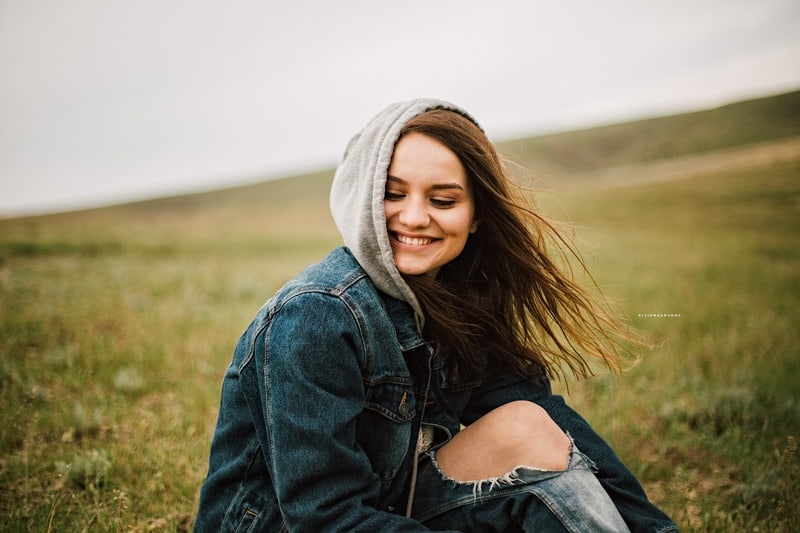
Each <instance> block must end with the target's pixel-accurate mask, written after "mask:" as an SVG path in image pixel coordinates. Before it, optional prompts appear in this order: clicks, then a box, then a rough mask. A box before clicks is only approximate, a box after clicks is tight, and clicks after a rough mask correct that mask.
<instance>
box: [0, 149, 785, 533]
mask: <svg viewBox="0 0 800 533" xmlns="http://www.w3.org/2000/svg"><path fill="white" fill-rule="evenodd" d="M799 160H800V157H794V158H793V159H790V160H786V159H785V158H784V159H781V160H775V161H769V160H759V161H757V162H753V163H752V164H750V165H744V166H739V167H736V168H729V169H726V170H724V171H715V172H706V173H699V174H698V173H687V177H686V178H685V179H673V180H669V181H662V182H657V183H638V184H635V185H629V186H624V187H614V188H605V189H602V188H601V189H599V190H597V189H593V190H589V189H585V190H581V188H580V187H578V188H574V187H572V188H569V192H565V193H562V194H557V195H553V196H544V197H542V198H541V199H540V201H539V203H540V204H541V205H542V208H543V209H544V210H545V211H546V212H548V213H551V214H553V215H554V216H556V217H558V218H564V217H566V218H569V219H570V220H573V221H575V222H576V223H577V224H578V226H577V228H576V237H577V240H578V242H579V243H580V248H581V250H582V252H583V253H584V255H585V257H586V259H587V262H588V263H589V265H590V268H591V270H592V272H593V273H594V274H595V277H596V278H597V279H598V281H599V283H600V284H601V285H602V287H603V290H604V292H605V293H606V294H607V295H609V296H610V297H612V298H613V299H614V300H615V301H616V302H617V304H618V306H619V308H620V310H621V311H622V312H623V313H624V314H626V315H627V316H628V317H629V318H630V320H631V321H632V323H633V324H634V325H635V326H637V327H638V328H640V329H641V330H642V331H643V332H645V333H646V334H647V335H648V336H649V337H650V338H651V339H653V340H655V341H658V342H659V343H660V345H659V347H658V348H656V349H654V350H652V351H649V352H647V353H644V354H642V361H641V363H640V364H639V365H637V366H636V367H635V368H633V369H632V370H630V371H628V372H626V373H625V374H623V375H622V376H609V375H605V376H600V377H598V378H595V379H592V380H589V381H586V382H582V383H570V385H569V401H570V403H572V404H573V405H574V406H575V407H576V408H577V409H578V410H579V411H581V412H582V413H583V414H584V415H585V416H586V417H587V418H588V419H589V420H590V421H591V422H592V423H593V424H594V425H595V427H596V428H597V429H598V431H599V432H600V433H601V434H603V435H604V436H605V437H606V438H607V439H608V440H609V441H610V442H611V443H612V445H613V446H614V448H615V449H616V450H617V451H618V453H619V454H620V455H621V456H622V458H623V459H624V460H625V462H626V463H627V464H629V466H630V467H631V468H632V469H633V470H634V472H635V473H636V474H637V476H638V477H639V478H640V479H641V480H642V482H643V484H644V485H645V487H646V489H647V491H648V493H649V494H650V496H651V498H652V499H653V500H654V501H655V502H657V503H658V504H659V505H660V506H661V507H663V508H664V509H665V510H666V511H667V512H668V513H669V514H670V515H671V516H673V517H674V518H675V520H676V521H677V522H678V523H679V525H680V526H681V527H682V529H684V530H686V531H742V530H744V531H755V530H760V531H796V530H798V529H799V528H800V514H799V513H798V509H800V493H799V492H798V488H797V483H796V480H797V479H798V478H799V477H800V468H799V467H798V464H799V463H800V461H798V456H797V451H796V446H797V444H796V441H797V438H798V435H800V398H799V397H798V394H800V369H798V361H800V348H798V346H800V343H798V341H799V340H800V338H798V337H799V336H800V335H799V334H798V329H797V323H798V322H800V320H799V319H800V316H798V314H800V313H798V295H800V167H799V166H798V161H799ZM330 178H331V175H330V173H324V172H323V173H319V174H316V175H312V176H307V177H303V178H297V179H295V180H285V181H279V182H272V183H266V184H259V185H254V186H251V187H245V188H239V189H232V190H228V191H218V192H215V193H208V194H202V195H192V196H185V197H176V198H169V199H163V200H155V201H149V202H140V203H136V204H130V205H126V206H118V207H113V208H107V209H99V210H91V211H85V212H78V213H67V214H60V215H53V216H46V217H33V218H21V219H11V220H2V221H0V393H1V394H2V399H3V409H2V410H0V517H2V518H3V520H2V522H0V523H2V525H1V526H0V529H5V530H9V531H25V530H29V531H47V530H53V531H82V530H92V531H108V530H112V531H113V530H117V531H123V530H124V531H128V530H167V531H180V530H186V529H187V528H189V527H190V526H191V523H192V521H193V515H194V511H195V506H196V501H197V496H198V491H199V487H200V484H201V482H202V479H203V477H204V475H205V472H206V462H207V456H208V446H209V444H210V438H211V434H212V431H213V425H214V422H215V419H216V411H217V405H218V401H219V388H220V383H221V377H222V373H223V371H224V368H225V366H226V365H227V364H228V362H229V359H230V354H231V351H232V348H233V345H234V343H235V341H236V338H237V337H238V335H239V334H240V332H241V331H242V330H243V329H244V328H245V326H246V325H247V323H248V322H249V321H250V319H251V318H252V316H253V314H254V313H255V311H256V309H257V308H258V307H259V306H260V305H261V304H262V303H263V302H264V301H265V300H266V298H267V297H268V296H270V295H271V294H272V292H274V291H275V290H276V289H277V288H278V287H279V286H280V285H281V284H282V283H283V282H285V281H286V280H288V279H289V278H291V277H292V276H293V275H295V274H296V273H297V272H298V271H299V270H300V269H301V268H302V267H304V266H305V265H306V264H308V263H310V262H312V261H315V260H317V259H320V258H321V257H323V256H324V255H325V253H326V252H327V251H328V250H329V249H330V248H331V247H333V246H335V245H336V244H338V242H339V237H338V234H337V232H336V230H335V228H334V226H333V224H332V222H331V220H330V217H329V215H328V210H327V190H328V186H329V182H330ZM624 181H625V180H622V182H624ZM556 186H557V187H558V186H559V183H556ZM653 314H670V315H679V316H670V317H654V316H648V315H653ZM560 388H561V389H562V390H563V389H564V388H565V387H564V386H563V385H562V386H561V387H560Z"/></svg>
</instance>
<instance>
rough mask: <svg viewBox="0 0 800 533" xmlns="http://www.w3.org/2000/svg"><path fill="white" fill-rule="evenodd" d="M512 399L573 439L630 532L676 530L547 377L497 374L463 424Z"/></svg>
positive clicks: (481, 390)
mask: <svg viewBox="0 0 800 533" xmlns="http://www.w3.org/2000/svg"><path fill="white" fill-rule="evenodd" d="M515 400H528V401H532V402H535V403H537V404H539V405H540V406H541V407H543V408H544V409H545V411H547V413H548V414H549V415H550V417H551V418H552V419H553V420H554V421H555V422H556V424H558V425H559V426H560V427H561V429H563V430H564V431H566V432H568V433H569V434H570V435H571V436H572V438H573V439H574V441H575V445H576V446H577V447H578V449H579V450H580V451H581V452H583V453H584V454H586V455H587V456H588V457H589V458H590V459H592V461H594V462H595V464H596V465H597V468H598V471H597V472H596V475H597V478H598V480H599V481H600V483H601V484H602V485H603V488H604V489H605V490H606V492H607V493H608V495H609V496H610V497H611V499H612V500H613V501H614V504H615V505H616V506H617V509H618V510H619V512H620V514H621V515H622V517H623V518H624V519H625V522H626V523H627V525H628V527H629V528H630V529H631V531H632V532H634V533H635V532H637V531H660V532H666V531H677V527H676V526H675V524H674V523H673V522H672V521H671V520H670V519H669V517H667V516H666V515H665V514H664V513H663V512H662V511H661V510H660V509H658V508H657V507H656V506H655V505H653V504H652V503H651V502H650V501H649V500H648V499H647V495H646V494H645V492H644V489H642V486H641V485H640V483H639V481H638V480H637V479H636V478H635V477H634V476H633V474H632V473H631V472H630V471H629V470H628V469H627V468H626V467H625V465H624V464H622V461H620V459H619V458H618V457H617V455H616V453H614V451H613V450H612V449H611V447H610V446H609V445H608V444H607V443H606V442H605V441H604V440H603V439H602V438H601V437H600V436H599V435H598V434H597V433H596V432H595V431H594V429H592V427H591V426H590V425H589V423H588V422H586V420H584V419H583V417H581V416H580V415H579V414H578V413H576V412H575V411H574V410H573V409H571V408H570V407H569V406H568V405H567V404H566V403H565V402H564V399H563V398H562V397H561V396H559V395H554V394H553V393H552V391H551V388H550V382H549V380H548V379H547V378H542V379H541V380H538V381H534V380H532V379H528V378H524V377H522V376H519V375H517V374H516V373H514V372H512V371H510V370H509V371H507V372H505V373H503V374H500V375H498V376H497V377H495V378H493V379H491V380H489V381H487V382H485V383H484V384H483V385H482V386H481V387H479V388H478V389H476V390H475V391H474V392H473V394H472V397H471V399H470V402H469V404H468V405H467V408H466V409H465V411H464V413H463V419H462V423H464V424H465V425H467V424H470V423H472V422H473V421H475V420H477V419H478V418H480V417H481V416H483V415H484V414H485V413H488V412H489V411H491V410H493V409H495V408H496V407H498V406H500V405H504V404H506V403H508V402H511V401H515Z"/></svg>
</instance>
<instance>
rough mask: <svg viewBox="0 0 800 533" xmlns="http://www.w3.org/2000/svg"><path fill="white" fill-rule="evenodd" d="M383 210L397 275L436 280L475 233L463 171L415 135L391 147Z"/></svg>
mask: <svg viewBox="0 0 800 533" xmlns="http://www.w3.org/2000/svg"><path fill="white" fill-rule="evenodd" d="M384 209H385V213H386V224H387V228H388V231H389V237H390V242H391V244H392V253H393V256H394V262H395V264H396V265H397V269H398V270H399V271H400V273H401V274H427V275H428V276H431V277H434V278H435V277H436V274H438V272H439V268H441V266H442V265H444V264H446V263H449V262H450V261H452V260H453V259H455V258H456V257H457V256H458V254H460V253H461V251H462V250H463V249H464V246H465V245H466V244H467V238H468V237H469V235H470V233H475V230H476V229H477V227H478V223H477V221H476V220H475V202H474V200H473V199H472V193H471V191H470V188H469V182H468V181H467V173H466V171H465V170H464V167H463V165H462V164H461V162H460V161H459V160H458V157H457V156H456V154H454V153H453V152H452V151H451V150H450V149H449V148H447V147H446V146H444V145H443V144H441V143H440V142H438V141H436V140H434V139H431V138H430V137H426V136H425V135H422V134H420V133H411V134H408V135H405V136H403V137H402V138H401V139H400V141H399V142H398V143H397V146H396V147H395V150H394V155H393V156H392V164H391V165H390V166H389V175H388V177H387V180H386V199H385V201H384Z"/></svg>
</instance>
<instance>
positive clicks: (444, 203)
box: [431, 198, 456, 207]
mask: <svg viewBox="0 0 800 533" xmlns="http://www.w3.org/2000/svg"><path fill="white" fill-rule="evenodd" d="M431 203H432V204H433V205H435V206H436V207H453V206H454V205H455V203H456V201H455V200H451V199H449V198H431Z"/></svg>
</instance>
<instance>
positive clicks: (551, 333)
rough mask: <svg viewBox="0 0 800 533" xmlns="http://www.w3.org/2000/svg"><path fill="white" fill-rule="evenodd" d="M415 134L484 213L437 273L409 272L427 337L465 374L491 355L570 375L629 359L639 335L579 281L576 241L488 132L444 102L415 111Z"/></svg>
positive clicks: (523, 367) (520, 366) (408, 128)
mask: <svg viewBox="0 0 800 533" xmlns="http://www.w3.org/2000/svg"><path fill="white" fill-rule="evenodd" d="M411 132H418V133H421V134H424V135H427V136H429V137H431V138H433V139H435V140H437V141H439V142H441V143H442V144H444V145H445V146H447V147H448V148H449V149H450V150H452V151H453V152H454V153H455V154H456V155H457V156H458V158H459V159H460V161H461V164H462V165H464V169H465V170H466V172H467V176H468V179H469V180H470V183H471V188H472V194H473V199H474V202H475V216H476V218H477V219H478V220H479V221H480V224H479V226H478V230H477V232H476V233H474V234H472V235H470V237H469V239H468V241H467V244H466V247H465V248H464V250H463V251H462V252H461V254H460V255H459V256H458V257H457V258H456V259H455V260H453V261H452V262H451V263H449V264H448V265H445V266H444V267H443V268H442V269H441V271H440V274H439V276H438V277H437V279H436V280H431V279H430V278H428V277H426V276H405V279H406V281H407V282H408V284H409V286H410V287H411V289H412V290H413V291H414V293H415V294H416V296H417V298H418V300H419V302H420V305H421V306H422V310H423V313H424V314H425V331H424V334H425V335H426V337H428V338H429V340H431V341H432V342H433V343H434V344H435V346H436V348H437V349H438V350H448V351H451V352H452V353H454V354H455V356H456V357H457V361H458V364H459V367H460V368H461V369H463V370H465V371H467V372H482V371H483V370H484V368H483V367H484V366H485V362H486V358H485V357H486V354H488V353H491V354H492V355H493V356H494V357H498V358H500V360H501V361H502V362H504V363H506V364H508V365H511V366H512V367H513V368H515V369H516V370H517V371H519V372H521V373H523V374H525V375H529V376H541V375H543V374H546V375H547V376H549V377H557V376H562V377H564V374H565V373H564V366H566V367H567V368H568V369H569V370H570V371H571V372H572V373H573V374H574V375H575V376H577V377H579V378H585V377H588V376H591V375H593V374H594V373H595V372H594V369H593V367H592V365H591V364H590V363H589V360H591V359H596V360H600V361H602V363H604V365H605V366H607V367H608V368H609V369H611V370H612V371H619V370H620V369H621V368H622V367H623V366H624V364H625V363H626V361H627V360H628V359H629V357H628V355H629V354H627V350H626V349H625V347H626V346H631V345H630V343H631V342H633V343H634V344H637V343H638V344H643V343H642V342H641V338H640V337H639V336H638V335H637V334H635V333H632V332H631V331H629V330H628V328H627V327H626V325H625V323H624V321H622V320H620V319H619V318H617V317H616V316H615V315H614V313H613V311H612V309H611V307H610V305H609V304H608V301H607V300H606V299H605V298H603V297H602V295H601V294H600V292H599V289H597V284H596V283H595V282H594V280H593V278H591V276H588V278H589V280H590V281H591V283H590V286H593V290H592V291H589V290H587V288H585V287H584V286H583V285H581V284H580V283H578V282H576V281H575V280H574V279H573V275H572V274H573V272H572V269H571V267H570V266H569V261H568V258H569V257H571V258H573V259H574V260H577V263H578V265H579V266H580V269H581V270H582V271H584V272H586V266H585V263H584V262H583V260H582V258H581V256H580V254H579V253H578V251H577V250H576V248H575V246H574V244H573V243H572V242H571V240H570V239H568V238H567V237H566V236H565V235H564V233H563V232H561V231H559V230H558V229H557V228H556V226H555V224H553V223H551V222H550V221H548V220H546V219H545V218H544V217H542V216H541V215H539V214H538V213H536V212H535V211H534V210H533V209H532V208H531V207H529V206H528V202H527V201H526V198H525V195H524V194H522V192H521V190H520V189H517V188H516V187H515V186H514V185H513V181H512V179H511V177H510V174H509V173H508V171H507V170H506V168H505V166H504V165H503V163H502V161H501V159H500V157H499V155H498V153H497V151H496V149H495V147H494V145H493V144H492V143H491V142H490V141H489V139H488V138H487V137H486V135H485V134H484V132H483V131H482V130H481V129H480V128H479V127H478V126H477V125H476V124H475V123H474V122H472V121H471V120H470V119H468V118H466V117H465V116H463V115H461V114H460V113H457V112H454V111H450V110H446V109H433V110H430V111H426V112H425V113H422V114H420V115H418V116H416V117H414V118H413V119H411V120H410V121H409V122H408V123H407V124H406V125H405V127H404V129H403V130H402V132H401V135H400V137H401V138H402V136H403V135H406V134H408V133H411ZM551 251H552V252H554V253H555V254H556V255H555V256H553V257H551ZM555 258H560V259H561V260H563V261H562V262H563V263H564V265H563V266H559V264H557V263H556V261H555V260H554V259H555ZM587 274H588V272H587Z"/></svg>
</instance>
